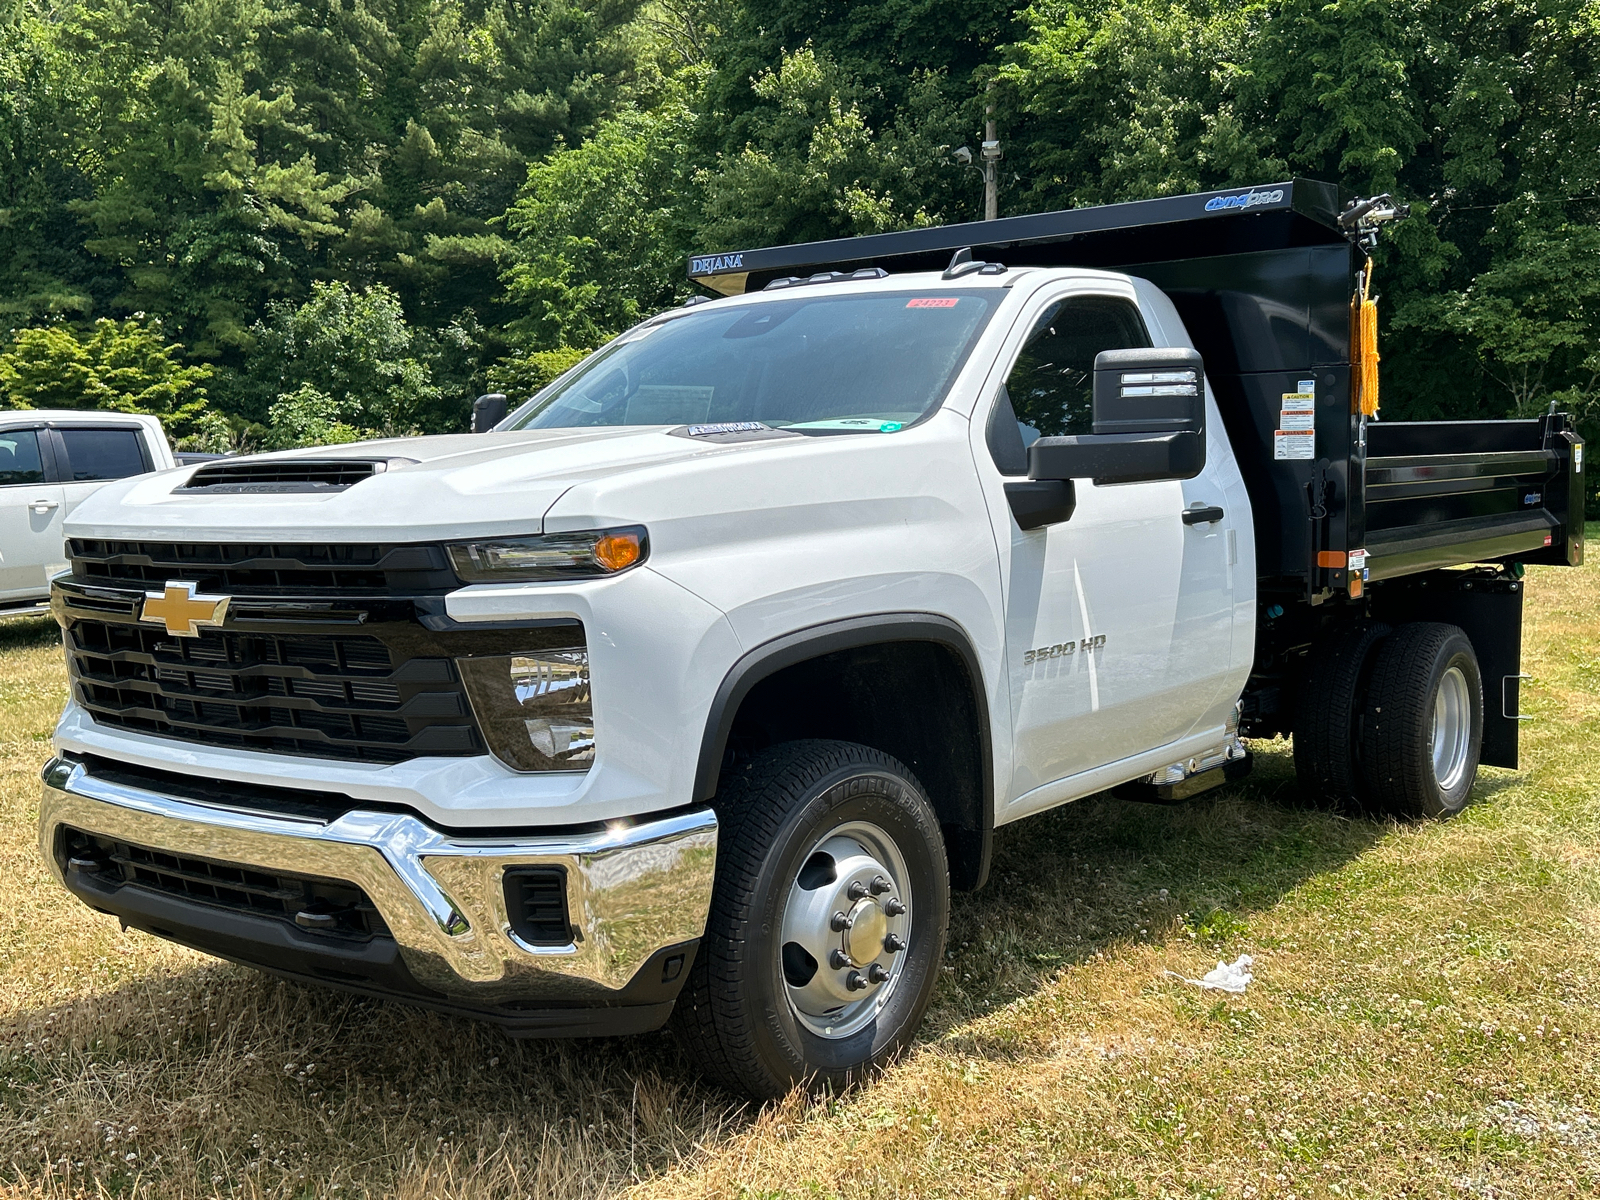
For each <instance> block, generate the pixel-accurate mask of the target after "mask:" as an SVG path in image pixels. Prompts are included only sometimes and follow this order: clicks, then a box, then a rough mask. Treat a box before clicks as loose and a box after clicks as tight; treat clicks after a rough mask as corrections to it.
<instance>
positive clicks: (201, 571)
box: [67, 538, 461, 596]
mask: <svg viewBox="0 0 1600 1200" xmlns="http://www.w3.org/2000/svg"><path fill="white" fill-rule="evenodd" d="M67 553H68V554H69V555H70V557H71V559H72V575H73V578H74V579H76V580H78V581H80V582H82V583H88V584H102V585H105V586H111V587H115V586H118V585H127V586H137V587H139V588H152V589H158V588H161V587H163V586H165V585H166V584H167V583H168V582H169V581H179V582H192V583H196V584H199V585H200V588H201V590H202V591H207V592H223V593H227V594H229V595H239V594H247V595H254V596H284V595H308V596H317V595H329V594H338V595H341V596H350V595H405V596H417V595H428V594H433V593H443V592H448V591H450V590H452V589H454V588H458V587H460V586H461V581H460V580H459V579H457V578H456V574H455V572H454V571H452V570H451V569H450V563H449V560H448V559H447V558H446V556H445V552H444V548H443V547H442V546H434V545H386V544H372V545H313V544H304V545H283V544H271V545H264V544H254V543H249V542H237V543H222V544H218V543H205V542H140V541H115V540H106V539H99V538H72V539H71V540H70V541H69V542H68V543H67Z"/></svg>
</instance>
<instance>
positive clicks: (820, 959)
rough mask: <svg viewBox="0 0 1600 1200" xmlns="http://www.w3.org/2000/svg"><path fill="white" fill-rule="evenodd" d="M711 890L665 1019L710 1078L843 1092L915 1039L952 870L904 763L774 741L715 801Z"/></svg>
mask: <svg viewBox="0 0 1600 1200" xmlns="http://www.w3.org/2000/svg"><path fill="white" fill-rule="evenodd" d="M714 803H715V805H716V810H717V820H718V821H719V822H720V828H719V830H718V835H717V836H718V843H717V878H716V886H715V889H714V891H713V893H712V898H711V912H710V914H709V916H708V918H707V921H706V932H705V936H704V937H703V938H702V939H701V941H700V945H699V947H698V949H697V950H696V952H695V957H694V961H693V962H692V963H691V964H690V967H689V971H688V979H687V982H686V983H685V985H684V989H683V991H682V992H681V993H680V994H679V996H678V1002H677V1009H676V1011H675V1013H674V1015H673V1020H674V1022H675V1024H676V1026H677V1029H678V1032H679V1034H680V1035H681V1036H682V1037H683V1040H684V1043H685V1045H686V1047H687V1048H688V1050H689V1052H690V1054H691V1056H692V1057H693V1058H694V1059H695V1061H696V1062H697V1063H698V1064H699V1066H700V1068H701V1070H702V1071H704V1072H705V1073H706V1074H707V1075H708V1076H710V1077H711V1078H712V1079H714V1080H716V1081H718V1082H720V1083H723V1084H725V1085H727V1086H728V1087H731V1088H735V1089H737V1090H739V1091H742V1092H745V1093H747V1094H749V1095H751V1096H756V1097H759V1098H761V1099H769V1098H771V1097H774V1096H781V1095H784V1094H785V1093H786V1092H788V1091H789V1089H790V1088H792V1087H793V1086H794V1085H795V1084H797V1083H798V1084H803V1085H805V1086H807V1087H814V1088H820V1087H841V1086H847V1085H849V1084H851V1083H853V1082H855V1081H857V1080H860V1079H862V1078H863V1077H864V1076H866V1075H867V1074H868V1073H869V1072H871V1071H872V1070H874V1069H875V1068H877V1067H879V1066H881V1065H882V1064H883V1063H885V1062H887V1061H888V1060H889V1059H890V1058H892V1057H893V1056H894V1055H895V1054H897V1053H898V1052H899V1051H900V1050H901V1049H902V1048H903V1047H905V1046H906V1045H907V1044H909V1043H910V1041H911V1039H912V1038H913V1037H914V1036H915V1034H916V1031H917V1026H918V1025H919V1024H920V1023H921V1021H922V1015H923V1013H924V1012H926V1011H927V1007H928V1002H929V1000H930V999H931V998H932V996H933V990H934V987H935V985H936V984H937V983H938V979H939V962H940V959H941V958H942V957H943V955H944V941H945V932H946V929H947V926H948V925H949V920H950V868H949V863H948V861H947V860H946V858H945V848H944V831H943V829H942V828H941V826H940V823H939V816H938V813H937V812H936V811H935V809H934V807H933V804H932V803H931V802H930V801H929V799H928V795H927V793H926V792H925V791H923V789H922V785H921V783H919V782H918V781H917V778H916V776H915V775H913V774H912V773H911V771H910V770H909V769H907V767H906V766H905V764H903V763H901V762H899V761H898V760H896V759H894V758H892V757H891V756H889V755H887V754H885V753H883V752H882V751H881V750H876V749H873V748H871V747H868V746H862V745H859V744H857V743H854V742H844V741H833V740H826V741H825V740H822V739H814V740H811V739H808V740H805V741H793V742H785V743H782V744H780V745H776V746H772V747H770V748H768V749H766V750H763V751H761V752H759V753H757V754H755V755H753V756H752V758H751V759H750V761H749V764H748V765H747V766H745V767H744V769H742V770H739V771H737V772H736V773H734V774H733V775H732V778H731V779H729V780H728V781H727V786H726V787H725V788H719V789H718V792H717V797H716V800H715V802H714Z"/></svg>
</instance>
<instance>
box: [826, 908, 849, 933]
mask: <svg viewBox="0 0 1600 1200" xmlns="http://www.w3.org/2000/svg"><path fill="white" fill-rule="evenodd" d="M828 928H829V929H831V930H833V931H834V932H835V933H843V932H844V931H845V930H846V929H849V928H850V918H849V917H847V916H845V915H844V914H843V913H842V912H836V913H834V914H833V916H831V917H829V918H828Z"/></svg>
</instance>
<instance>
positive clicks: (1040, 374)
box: [988, 291, 1232, 801]
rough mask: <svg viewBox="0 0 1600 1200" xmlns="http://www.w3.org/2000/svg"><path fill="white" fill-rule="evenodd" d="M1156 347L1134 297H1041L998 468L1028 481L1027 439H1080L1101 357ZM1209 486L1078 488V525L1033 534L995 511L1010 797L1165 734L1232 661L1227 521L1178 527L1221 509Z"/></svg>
mask: <svg viewBox="0 0 1600 1200" xmlns="http://www.w3.org/2000/svg"><path fill="white" fill-rule="evenodd" d="M1151 344H1152V343H1151V339H1150V334H1149V332H1148V331H1147V329H1146V327H1145V324H1144V321H1143V319H1142V317H1141V315H1140V312H1139V309H1138V307H1137V305H1135V303H1134V302H1133V299H1132V297H1131V296H1123V295H1115V294H1106V293H1095V292H1085V291H1075V292H1072V293H1069V294H1067V295H1064V296H1063V295H1057V296H1055V297H1054V298H1047V299H1046V300H1045V301H1044V302H1043V303H1042V304H1041V305H1040V306H1039V307H1038V308H1037V309H1035V313H1034V316H1033V317H1032V319H1031V324H1030V326H1029V330H1028V334H1027V337H1026V339H1025V340H1024V342H1023V345H1022V347H1021V349H1020V351H1019V352H1017V354H1016V357H1015V359H1014V361H1013V363H1012V365H1011V367H1010V370H1009V371H1008V373H1007V375H1006V378H1005V383H1004V386H1003V387H1002V388H1001V389H1000V390H999V392H998V393H997V395H996V396H995V398H994V408H993V410H992V411H991V413H990V414H989V417H990V420H989V425H988V430H989V433H990V439H989V445H990V452H991V458H992V460H993V462H994V466H995V469H996V471H997V472H998V473H999V474H1001V475H1011V476H1019V475H1025V474H1026V473H1027V461H1026V453H1025V450H1024V449H1023V447H1024V446H1025V445H1026V443H1027V442H1028V441H1030V440H1031V439H1032V438H1033V437H1036V436H1054V435H1061V434H1086V433H1089V432H1090V421H1091V393H1092V385H1093V375H1094V360H1095V356H1096V355H1097V354H1098V353H1100V352H1101V351H1102V350H1119V349H1131V348H1136V347H1145V346H1150V345H1151ZM1009 428H1014V429H1015V430H1016V433H1015V435H1014V436H1013V437H1011V438H1006V437H1005V436H1004V435H1005V433H1006V431H1007V430H1008V429H1009ZM1207 436H1208V437H1210V436H1212V435H1211V433H1210V432H1208V435H1207ZM1007 446H1009V448H1007ZM1215 482H1216V481H1214V480H1212V479H1211V478H1210V468H1209V467H1208V469H1207V472H1203V473H1202V474H1201V475H1200V476H1199V477H1198V478H1196V479H1193V480H1187V481H1177V480H1158V481H1150V482H1143V483H1128V484H1117V485H1112V486H1099V485H1096V484H1094V483H1092V482H1091V481H1089V480H1087V479H1080V480H1077V481H1076V484H1075V492H1076V496H1077V507H1076V510H1075V511H1074V513H1073V515H1072V517H1071V518H1070V519H1069V520H1067V521H1063V522H1060V523H1057V524H1052V525H1047V526H1044V527H1042V528H1039V529H1032V530H1023V529H1021V528H1020V527H1019V526H1018V525H1017V523H1016V522H1015V520H1014V519H1012V516H1011V513H1010V511H1009V509H1008V508H1006V507H1005V506H1003V505H1002V506H999V507H992V509H991V511H992V513H993V518H994V521H995V525H996V529H995V532H996V537H997V539H999V540H1000V541H1001V544H1002V546H1008V547H1009V555H1004V554H1003V555H1002V558H1003V559H1004V558H1007V557H1008V558H1009V565H1008V568H1007V570H1006V573H1005V576H1004V579H1003V586H1004V589H1005V596H1006V639H1007V667H1008V677H1009V681H1010V691H1011V705H1012V719H1013V723H1014V728H1015V730H1016V752H1015V774H1014V777H1013V783H1012V788H1011V794H1010V797H1011V800H1012V801H1016V800H1018V799H1020V798H1021V797H1023V796H1025V795H1026V794H1027V793H1028V792H1030V791H1032V790H1034V789H1035V788H1039V787H1043V786H1045V785H1047V784H1050V783H1053V782H1055V781H1058V780H1061V779H1065V778H1068V777H1070V776H1073V775H1076V774H1079V773H1081V772H1084V771H1088V770H1091V769H1093V768H1095V767H1100V766H1104V765H1107V764H1110V763H1114V762H1116V761H1118V760H1120V759H1124V758H1127V757H1130V756H1132V755H1136V754H1140V753H1142V752H1144V751H1147V750H1152V749H1155V748H1157V747H1160V746H1163V745H1165V744H1167V743H1169V742H1172V741H1175V740H1177V739H1178V738H1180V737H1182V736H1183V735H1184V734H1186V733H1187V732H1189V730H1190V729H1191V728H1193V727H1194V725H1195V724H1196V723H1197V721H1198V720H1199V718H1200V716H1201V714H1202V713H1203V712H1204V711H1205V710H1206V708H1207V707H1208V706H1209V704H1210V702H1211V700H1212V697H1213V694H1214V693H1215V691H1216V686H1217V681H1218V680H1219V679H1220V678H1221V676H1222V675H1224V674H1226V672H1227V670H1228V668H1229V665H1230V654H1231V645H1232V589H1231V581H1230V576H1229V571H1228V563H1227V551H1226V548H1225V547H1226V545H1227V527H1226V525H1224V524H1222V523H1218V524H1216V525H1215V526H1206V525H1186V524H1185V523H1184V521H1183V510H1184V508H1185V507H1186V506H1187V505H1188V504H1189V503H1191V501H1201V500H1203V501H1204V502H1205V503H1212V502H1215V501H1216V500H1218V499H1219V498H1220V490H1219V489H1217V488H1216V487H1215V486H1214V484H1215Z"/></svg>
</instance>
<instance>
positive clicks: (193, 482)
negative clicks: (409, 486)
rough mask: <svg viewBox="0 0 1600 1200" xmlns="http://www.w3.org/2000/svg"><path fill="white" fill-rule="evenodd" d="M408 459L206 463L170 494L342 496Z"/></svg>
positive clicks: (288, 459) (235, 460)
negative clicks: (307, 494)
mask: <svg viewBox="0 0 1600 1200" xmlns="http://www.w3.org/2000/svg"><path fill="white" fill-rule="evenodd" d="M415 461H416V460H415V459H410V458H279V459H251V458H241V459H233V460H230V461H224V462H215V463H210V464H208V465H207V466H204V467H201V468H200V469H199V470H198V471H196V472H195V473H194V474H193V475H191V476H189V480H188V482H187V483H184V484H182V485H181V486H180V487H177V488H175V489H174V490H173V494H174V495H176V494H177V493H178V492H185V493H187V492H201V493H206V494H209V495H223V494H231V495H241V494H250V493H264V494H278V495H281V494H284V493H292V492H302V493H306V492H309V493H315V494H324V493H332V492H342V491H344V490H345V489H346V488H352V487H354V486H355V485H356V484H358V483H360V482H361V481H362V480H363V479H370V478H372V476H374V475H380V474H382V473H383V472H384V471H387V470H388V469H389V466H390V464H400V463H409V462H415Z"/></svg>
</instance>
